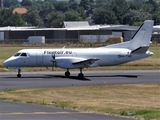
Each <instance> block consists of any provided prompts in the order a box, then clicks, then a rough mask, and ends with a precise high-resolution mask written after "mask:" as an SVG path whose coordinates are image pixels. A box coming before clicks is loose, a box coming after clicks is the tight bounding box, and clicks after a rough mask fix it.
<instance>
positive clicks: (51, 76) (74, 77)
mask: <svg viewBox="0 0 160 120" xmlns="http://www.w3.org/2000/svg"><path fill="white" fill-rule="evenodd" d="M46 76H47V77H48V78H67V79H74V80H82V81H91V80H90V79H88V78H85V77H84V78H79V77H78V76H69V77H66V76H63V75H46Z"/></svg>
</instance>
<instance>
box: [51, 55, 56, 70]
mask: <svg viewBox="0 0 160 120" xmlns="http://www.w3.org/2000/svg"><path fill="white" fill-rule="evenodd" d="M52 58H53V60H52V62H53V66H52V71H54V67H55V66H56V60H55V58H56V57H55V54H54V55H52Z"/></svg>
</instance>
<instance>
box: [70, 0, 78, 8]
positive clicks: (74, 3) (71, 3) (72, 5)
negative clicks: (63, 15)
mask: <svg viewBox="0 0 160 120" xmlns="http://www.w3.org/2000/svg"><path fill="white" fill-rule="evenodd" d="M68 6H69V8H70V9H73V10H75V9H77V7H78V3H77V2H76V1H75V0H70V1H69V2H68Z"/></svg>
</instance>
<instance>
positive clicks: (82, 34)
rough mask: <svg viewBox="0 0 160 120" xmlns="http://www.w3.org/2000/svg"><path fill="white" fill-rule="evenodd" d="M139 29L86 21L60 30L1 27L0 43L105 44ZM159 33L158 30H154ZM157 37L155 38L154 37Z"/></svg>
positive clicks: (129, 35)
mask: <svg viewBox="0 0 160 120" xmlns="http://www.w3.org/2000/svg"><path fill="white" fill-rule="evenodd" d="M138 28H139V27H136V26H128V25H91V26H90V25H89V23H88V22H87V21H81V22H75V21H69V22H68V21H67V22H64V25H63V27H62V28H38V27H10V26H8V27H1V28H0V42H3V43H10V42H19V43H23V42H25V41H27V39H28V37H29V36H45V41H46V43H54V42H58V43H64V42H72V43H79V42H96V43H97V42H105V41H107V40H108V38H109V37H111V36H122V37H123V39H124V41H128V40H130V38H131V37H132V36H133V35H134V33H135V32H136V30H137V29H138ZM155 31H156V32H158V33H159V32H160V28H155ZM156 37H157V36H156Z"/></svg>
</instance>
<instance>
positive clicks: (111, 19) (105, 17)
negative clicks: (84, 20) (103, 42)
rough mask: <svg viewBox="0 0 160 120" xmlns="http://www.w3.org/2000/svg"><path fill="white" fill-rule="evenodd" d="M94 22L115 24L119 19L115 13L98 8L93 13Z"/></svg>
mask: <svg viewBox="0 0 160 120" xmlns="http://www.w3.org/2000/svg"><path fill="white" fill-rule="evenodd" d="M93 20H94V22H95V23H96V24H115V23H116V22H117V17H116V16H115V14H114V12H113V11H109V10H105V9H104V8H96V9H95V10H94V11H93Z"/></svg>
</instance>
